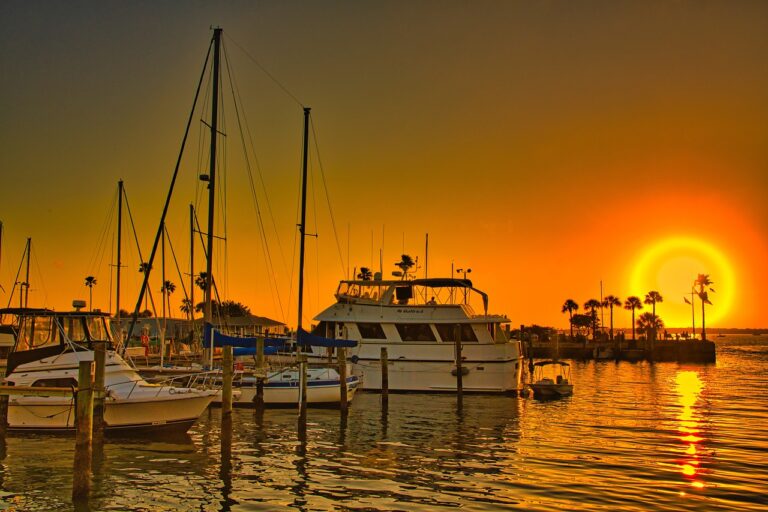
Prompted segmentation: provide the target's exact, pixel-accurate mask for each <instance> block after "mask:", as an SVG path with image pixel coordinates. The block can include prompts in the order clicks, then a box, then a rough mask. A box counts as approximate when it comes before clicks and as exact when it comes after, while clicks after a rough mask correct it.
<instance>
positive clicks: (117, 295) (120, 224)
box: [115, 180, 123, 326]
mask: <svg viewBox="0 0 768 512" xmlns="http://www.w3.org/2000/svg"><path fill="white" fill-rule="evenodd" d="M122 237H123V180H120V181H118V182H117V278H116V280H117V286H116V289H115V309H116V310H117V315H115V318H117V325H118V326H119V325H120V268H121V267H122V265H123V261H122V256H121V254H120V253H121V251H122Z"/></svg>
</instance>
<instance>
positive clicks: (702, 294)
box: [693, 274, 715, 341]
mask: <svg viewBox="0 0 768 512" xmlns="http://www.w3.org/2000/svg"><path fill="white" fill-rule="evenodd" d="M713 284H715V283H713V282H712V281H711V280H710V279H709V274H699V276H698V277H697V278H696V281H694V282H693V285H694V287H695V286H698V287H699V289H698V291H697V292H696V293H697V295H698V296H699V299H701V339H702V341H703V340H706V339H707V327H706V325H707V324H706V322H705V321H704V305H705V304H710V305H711V304H712V303H711V302H710V301H709V293H708V292H707V290H706V288H708V287H709V291H712V292H714V291H715V290H713V289H712V288H711V286H712V285H713Z"/></svg>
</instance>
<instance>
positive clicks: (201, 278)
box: [195, 272, 208, 291]
mask: <svg viewBox="0 0 768 512" xmlns="http://www.w3.org/2000/svg"><path fill="white" fill-rule="evenodd" d="M195 284H196V285H197V287H198V288H200V289H201V290H203V291H205V289H206V288H207V287H208V272H200V273H199V274H197V275H196V276H195Z"/></svg>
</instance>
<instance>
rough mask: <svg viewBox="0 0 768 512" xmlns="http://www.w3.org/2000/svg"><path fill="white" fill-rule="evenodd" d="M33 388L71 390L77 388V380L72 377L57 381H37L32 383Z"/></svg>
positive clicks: (61, 378)
mask: <svg viewBox="0 0 768 512" xmlns="http://www.w3.org/2000/svg"><path fill="white" fill-rule="evenodd" d="M32 387H33V388H72V387H75V388H76V387H77V380H76V379H73V378H72V377H60V378H58V379H39V380H36V381H35V382H33V383H32Z"/></svg>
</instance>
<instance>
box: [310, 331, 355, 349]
mask: <svg viewBox="0 0 768 512" xmlns="http://www.w3.org/2000/svg"><path fill="white" fill-rule="evenodd" d="M298 333H299V336H298V338H299V345H303V346H305V347H306V346H312V347H332V348H333V347H337V348H339V347H344V348H352V347H356V346H357V342H356V341H354V340H334V339H331V338H323V337H322V336H315V335H314V334H310V333H308V332H307V331H305V330H304V329H299V331H298Z"/></svg>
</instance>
